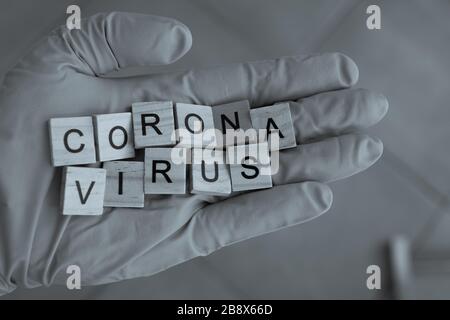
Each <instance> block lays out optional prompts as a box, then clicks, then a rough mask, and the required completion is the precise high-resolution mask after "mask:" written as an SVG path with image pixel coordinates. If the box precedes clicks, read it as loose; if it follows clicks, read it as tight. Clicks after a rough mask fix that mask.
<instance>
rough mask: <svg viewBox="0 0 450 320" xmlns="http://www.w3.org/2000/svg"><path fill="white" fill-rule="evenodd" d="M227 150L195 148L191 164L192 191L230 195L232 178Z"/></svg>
mask: <svg viewBox="0 0 450 320" xmlns="http://www.w3.org/2000/svg"><path fill="white" fill-rule="evenodd" d="M225 155H226V154H225V152H224V151H221V150H212V149H193V150H192V158H191V159H192V165H191V193H203V194H211V195H228V194H230V193H231V178H230V172H229V170H228V166H227V165H226V163H225V161H226V158H225Z"/></svg>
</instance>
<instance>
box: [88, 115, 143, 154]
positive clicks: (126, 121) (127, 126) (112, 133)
mask: <svg viewBox="0 0 450 320" xmlns="http://www.w3.org/2000/svg"><path fill="white" fill-rule="evenodd" d="M94 127H95V136H96V141H97V145H96V146H97V160H98V161H110V160H118V159H127V158H133V157H134V154H135V151H134V141H133V127H132V123H131V112H123V113H111V114H101V115H95V116H94Z"/></svg>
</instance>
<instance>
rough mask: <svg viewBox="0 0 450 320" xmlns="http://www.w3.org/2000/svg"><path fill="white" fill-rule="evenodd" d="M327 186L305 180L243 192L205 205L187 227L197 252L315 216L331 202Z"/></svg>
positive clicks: (210, 250)
mask: <svg viewBox="0 0 450 320" xmlns="http://www.w3.org/2000/svg"><path fill="white" fill-rule="evenodd" d="M332 199H333V195H332V192H331V190H330V188H329V187H328V186H327V185H325V184H321V183H317V182H304V183H297V184H291V185H284V186H278V187H274V188H272V189H267V190H262V191H258V192H251V193H245V194H242V195H239V196H236V197H233V198H230V199H227V200H224V201H220V202H217V203H215V204H212V205H209V206H207V207H205V208H204V209H203V210H201V211H199V212H198V213H197V214H196V215H195V216H194V218H193V219H192V222H191V224H190V225H189V227H188V229H187V230H186V232H185V233H186V237H187V239H186V240H185V242H186V243H189V244H190V247H192V249H193V250H195V252H196V254H197V255H206V254H209V253H211V252H213V251H215V250H217V249H220V248H221V247H224V246H226V245H230V244H233V243H235V242H239V241H243V240H246V239H249V238H253V237H256V236H259V235H262V234H266V233H269V232H273V231H276V230H279V229H282V228H285V227H289V226H292V225H296V224H299V223H303V222H306V221H309V220H311V219H314V218H316V217H318V216H320V215H321V214H322V213H324V212H326V211H327V210H328V209H329V208H330V206H331V203H332Z"/></svg>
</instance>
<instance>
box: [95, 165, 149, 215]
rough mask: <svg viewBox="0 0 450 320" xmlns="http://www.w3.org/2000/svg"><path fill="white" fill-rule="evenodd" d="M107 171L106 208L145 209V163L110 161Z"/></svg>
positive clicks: (105, 166) (106, 166) (104, 166)
mask: <svg viewBox="0 0 450 320" xmlns="http://www.w3.org/2000/svg"><path fill="white" fill-rule="evenodd" d="M103 168H104V169H105V170H106V189H105V201H104V204H103V206H104V207H127V208H143V207H144V162H140V161H109V162H105V163H104V164H103Z"/></svg>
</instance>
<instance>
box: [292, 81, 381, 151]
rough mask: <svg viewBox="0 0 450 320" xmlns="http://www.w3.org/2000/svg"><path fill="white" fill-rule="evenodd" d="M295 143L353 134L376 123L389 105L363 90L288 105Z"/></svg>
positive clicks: (325, 95) (347, 91)
mask: <svg viewBox="0 0 450 320" xmlns="http://www.w3.org/2000/svg"><path fill="white" fill-rule="evenodd" d="M290 107H291V114H292V120H293V122H294V130H295V135H296V140H297V143H305V142H308V141H313V140H319V139H323V138H325V137H330V136H337V135H341V134H344V133H349V132H355V131H358V130H362V129H365V128H368V127H370V126H373V125H375V124H376V123H378V122H379V121H380V120H381V119H383V117H384V116H385V115H386V113H387V110H388V108H389V103H388V101H387V99H386V97H385V96H384V95H382V94H378V93H374V92H371V91H369V90H366V89H349V90H340V91H331V92H324V93H320V94H317V95H314V96H311V97H307V98H304V99H300V100H298V101H297V102H290Z"/></svg>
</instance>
